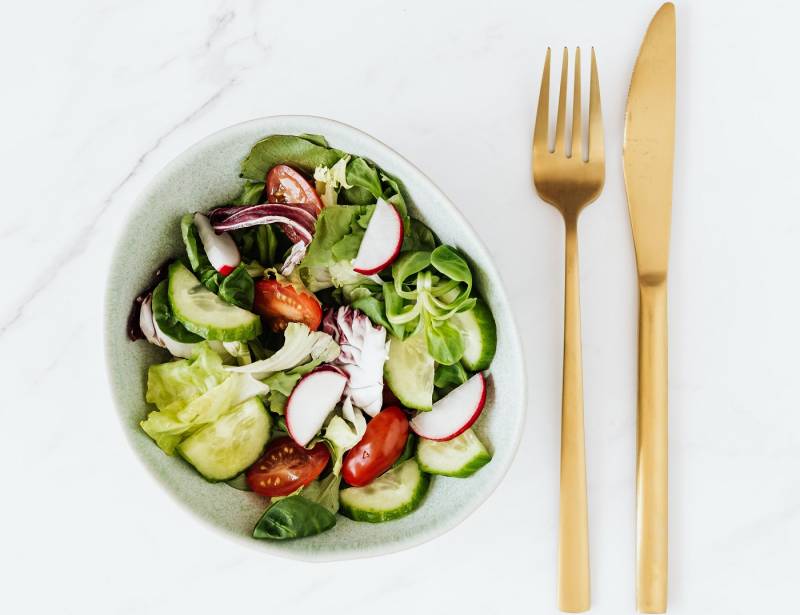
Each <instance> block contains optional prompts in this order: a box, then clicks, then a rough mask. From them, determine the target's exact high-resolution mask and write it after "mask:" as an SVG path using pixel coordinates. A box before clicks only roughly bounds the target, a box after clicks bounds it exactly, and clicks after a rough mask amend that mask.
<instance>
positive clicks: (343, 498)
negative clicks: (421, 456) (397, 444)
mask: <svg viewBox="0 0 800 615" xmlns="http://www.w3.org/2000/svg"><path fill="white" fill-rule="evenodd" d="M429 482H430V478H429V477H428V476H427V475H426V474H423V473H422V472H421V471H420V469H419V464H417V460H416V459H409V460H408V461H404V462H403V463H401V464H400V465H399V466H397V467H396V468H393V469H391V470H389V471H388V472H386V474H384V475H383V476H379V477H378V478H376V479H375V480H374V481H372V482H371V483H370V484H369V485H367V486H366V487H348V488H347V489H342V490H341V491H340V492H339V503H340V504H341V508H340V509H339V512H340V513H342V514H343V515H344V516H345V517H350V518H351V519H353V520H355V521H368V522H370V523H381V522H383V521H391V520H392V519H399V518H400V517H403V516H405V515H407V514H408V513H410V512H411V511H413V510H414V509H416V508H417V506H419V505H420V503H421V502H422V498H423V497H424V496H425V493H426V492H427V491H428V484H429Z"/></svg>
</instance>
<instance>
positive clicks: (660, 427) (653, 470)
mask: <svg viewBox="0 0 800 615" xmlns="http://www.w3.org/2000/svg"><path fill="white" fill-rule="evenodd" d="M667 361H668V359H667V284H666V280H664V279H661V280H659V281H658V282H657V283H648V282H647V281H641V282H640V285H639V396H638V400H637V401H638V404H637V406H638V410H637V420H636V423H637V425H636V510H637V515H636V516H637V519H636V526H637V537H636V551H637V554H636V606H637V609H638V610H639V612H640V613H664V612H666V610H667V563H668V561H667V559H668V548H667V513H668V500H667V498H668V484H667V458H668V450H667V449H668V434H667V432H668V420H667V414H668V413H667Z"/></svg>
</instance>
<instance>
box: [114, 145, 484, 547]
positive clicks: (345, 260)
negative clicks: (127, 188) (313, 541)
mask: <svg viewBox="0 0 800 615" xmlns="http://www.w3.org/2000/svg"><path fill="white" fill-rule="evenodd" d="M241 177H242V178H243V185H242V190H241V193H240V194H239V195H238V196H237V197H236V198H235V199H234V200H233V201H232V202H230V203H227V204H225V205H222V206H220V207H216V208H214V209H212V210H211V211H207V212H187V213H186V214H185V215H184V216H183V217H182V218H181V219H180V221H178V220H176V221H175V235H176V243H177V237H178V232H180V237H181V238H182V244H183V250H182V252H181V254H180V256H178V257H176V258H175V259H173V260H171V261H168V262H167V263H165V264H164V265H163V266H162V267H161V268H160V269H159V270H158V271H157V272H156V275H155V278H154V284H153V285H152V286H151V287H150V288H148V289H147V290H145V291H144V292H143V293H141V294H140V295H139V296H138V297H137V298H136V300H135V302H134V306H133V309H132V311H131V317H130V320H129V323H128V329H129V331H128V333H129V336H130V337H131V339H133V340H138V339H143V340H146V341H147V342H149V343H151V344H155V345H156V346H159V347H161V348H163V349H164V350H165V351H166V352H168V353H169V355H171V356H170V358H169V360H167V361H165V362H163V363H159V364H156V365H152V366H150V367H149V369H148V374H147V391H146V401H147V402H148V403H149V404H151V405H152V407H151V409H150V411H149V413H148V414H147V416H146V417H145V418H144V419H143V420H142V421H141V427H142V429H143V430H144V432H145V433H146V434H147V435H148V436H149V437H150V438H152V440H153V442H154V443H155V445H157V446H158V447H159V448H160V449H161V450H162V451H163V452H164V453H166V454H167V455H175V456H178V457H180V458H182V459H184V460H185V461H186V462H188V463H189V464H190V465H191V466H192V467H193V468H194V469H195V470H196V471H197V472H198V473H199V474H200V475H202V476H203V477H204V478H205V479H206V480H208V481H212V482H223V481H224V482H225V483H227V484H228V485H230V487H231V488H235V489H241V490H249V491H252V492H255V493H256V494H259V495H261V496H263V497H264V504H263V505H264V507H265V509H266V510H265V512H264V514H263V516H262V517H261V519H260V520H259V521H258V523H257V524H256V526H255V528H254V530H253V536H254V537H255V538H259V539H273V540H274V539H278V540H281V539H290V538H301V537H305V536H311V535H314V534H318V533H320V532H324V531H326V530H328V529H330V528H331V527H333V526H334V525H335V524H336V519H337V513H338V514H341V515H344V516H346V517H349V518H350V519H353V520H355V521H365V522H373V523H379V522H384V521H389V520H392V519H397V518H399V517H402V516H404V515H407V514H409V513H411V512H412V511H413V510H415V509H416V508H417V507H419V506H420V505H422V504H423V501H424V497H425V493H426V491H427V489H428V486H429V484H430V479H431V478H430V477H431V475H439V476H447V477H457V478H464V477H468V476H470V475H472V474H473V473H475V472H477V471H478V470H479V469H480V468H481V467H483V466H484V465H485V464H487V463H489V461H490V460H491V455H490V453H489V451H488V449H487V447H486V445H485V443H483V442H481V440H480V439H479V438H478V436H477V435H476V434H475V432H474V431H473V430H472V429H471V426H472V424H473V423H474V422H475V420H476V419H477V418H478V416H479V415H480V413H481V411H482V410H483V406H484V401H485V398H486V386H487V385H486V380H485V376H484V370H486V369H487V368H488V367H489V365H490V363H491V361H492V358H493V357H494V354H495V347H496V330H495V323H494V319H493V317H492V313H491V311H490V310H489V308H488V306H487V304H486V303H485V302H484V301H483V300H482V299H481V298H480V297H479V296H478V293H477V292H476V290H475V288H474V287H473V276H472V271H471V269H470V266H469V264H468V262H467V260H465V258H464V256H463V255H462V254H461V253H459V251H458V250H457V249H456V248H454V247H452V246H448V245H442V244H441V243H440V241H439V240H438V239H437V237H436V236H435V235H434V233H433V232H432V231H431V230H430V229H429V228H428V227H427V226H425V224H423V223H422V222H421V221H420V220H417V219H414V218H412V217H410V216H409V213H408V210H407V207H406V197H405V196H404V193H403V188H402V185H401V184H400V182H399V181H398V179H396V178H394V177H392V176H391V175H389V174H388V173H386V172H385V171H383V170H382V169H381V168H379V167H377V166H376V165H375V164H374V163H372V162H371V161H370V160H367V159H365V158H362V157H359V156H354V155H351V154H348V153H345V152H343V151H340V150H338V149H335V148H333V147H330V146H329V145H328V143H327V141H326V140H325V139H324V138H323V137H321V136H317V135H300V136H293V135H272V136H269V137H266V138H264V139H262V140H261V141H259V142H258V143H256V144H255V145H254V146H253V148H252V150H251V151H250V153H249V155H248V156H247V157H246V158H245V159H244V160H243V162H242V166H241ZM165 358H166V356H165Z"/></svg>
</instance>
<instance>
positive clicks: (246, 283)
mask: <svg viewBox="0 0 800 615" xmlns="http://www.w3.org/2000/svg"><path fill="white" fill-rule="evenodd" d="M254 295H255V284H253V278H251V277H250V274H249V273H247V267H246V266H245V265H244V263H239V265H238V266H237V267H236V269H234V270H233V271H231V272H230V273H229V274H228V275H227V276H225V277H224V278H222V283H221V284H220V285H219V296H220V299H224V300H225V301H227V302H228V303H232V304H233V305H236V306H238V307H240V308H242V309H245V310H249V309H251V308H252V307H253V297H254Z"/></svg>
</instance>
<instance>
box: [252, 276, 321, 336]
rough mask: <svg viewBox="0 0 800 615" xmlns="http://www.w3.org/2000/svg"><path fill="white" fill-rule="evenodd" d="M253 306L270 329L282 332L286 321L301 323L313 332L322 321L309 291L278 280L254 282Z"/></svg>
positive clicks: (287, 322)
mask: <svg viewBox="0 0 800 615" xmlns="http://www.w3.org/2000/svg"><path fill="white" fill-rule="evenodd" d="M253 309H254V310H255V311H256V312H257V313H258V314H261V315H262V316H263V317H264V318H265V319H266V320H267V321H268V322H269V325H270V327H271V328H272V330H273V331H283V330H284V329H285V328H286V325H288V324H289V323H290V322H302V323H303V324H304V325H306V326H307V327H308V328H309V329H311V330H312V331H316V330H317V328H319V325H320V323H321V322H322V306H321V305H320V302H319V300H318V299H317V298H316V297H315V296H314V295H313V294H312V293H310V292H308V291H304V290H297V289H296V288H295V287H294V286H292V285H291V284H283V283H281V282H278V280H259V281H258V282H256V286H255V297H254V300H253Z"/></svg>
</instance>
